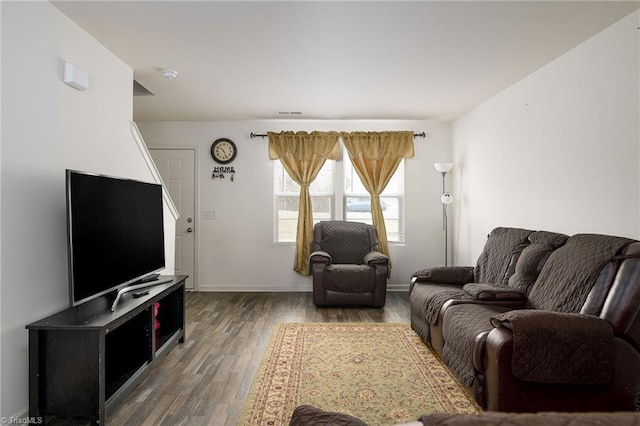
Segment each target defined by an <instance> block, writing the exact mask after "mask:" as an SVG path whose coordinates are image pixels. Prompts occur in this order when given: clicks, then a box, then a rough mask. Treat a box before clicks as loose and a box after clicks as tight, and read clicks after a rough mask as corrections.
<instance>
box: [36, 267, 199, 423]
mask: <svg viewBox="0 0 640 426" xmlns="http://www.w3.org/2000/svg"><path fill="white" fill-rule="evenodd" d="M186 279H187V276H186V275H180V276H171V277H169V276H166V277H165V276H163V277H161V279H160V280H159V281H163V280H168V281H166V282H163V283H160V282H159V281H156V282H152V283H150V285H151V286H150V285H149V284H147V286H146V287H147V288H148V291H149V294H147V295H143V296H141V297H138V298H134V297H132V296H130V295H127V294H125V293H122V294H121V297H120V300H119V303H118V304H117V306H116V309H115V311H114V312H111V310H110V308H111V303H110V301H111V300H112V298H113V295H112V294H109V295H105V296H102V297H99V298H96V299H93V300H90V301H88V302H85V303H83V304H80V305H78V306H74V307H71V308H68V309H65V310H64V311H62V312H58V313H57V314H54V315H52V316H50V317H47V318H44V319H42V320H40V321H37V322H34V323H32V324H29V325H27V326H26V328H27V329H28V330H29V417H31V418H42V419H43V422H44V423H45V424H46V423H49V422H53V423H55V424H81V423H89V424H92V425H100V426H103V425H105V424H106V411H107V410H108V409H109V408H110V407H111V406H113V405H115V404H117V403H119V402H120V401H122V400H123V399H124V397H125V396H126V395H127V394H128V393H129V391H130V390H132V389H133V388H134V387H135V386H136V385H137V384H138V383H139V382H140V381H141V380H142V378H143V377H144V376H145V375H146V374H147V373H148V372H149V370H150V369H149V367H150V366H152V365H153V364H154V363H155V362H156V360H157V359H158V358H159V357H160V356H162V355H163V354H166V353H167V352H169V351H170V350H171V349H172V348H173V347H175V346H176V345H177V344H178V343H184V339H185V327H184V324H185V316H184V315H185V310H184V295H185V290H184V285H185V280H186ZM78 422H81V423H78Z"/></svg>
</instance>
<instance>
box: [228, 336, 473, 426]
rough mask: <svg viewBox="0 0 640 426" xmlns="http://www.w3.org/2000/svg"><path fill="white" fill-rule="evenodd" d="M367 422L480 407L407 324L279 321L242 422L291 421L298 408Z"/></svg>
mask: <svg viewBox="0 0 640 426" xmlns="http://www.w3.org/2000/svg"><path fill="white" fill-rule="evenodd" d="M302 404H308V405H313V406H315V407H318V408H321V409H323V410H326V411H336V412H341V413H347V414H351V415H352V416H355V417H358V418H360V419H361V420H362V421H364V422H366V423H367V424H369V425H370V426H377V425H380V426H382V425H393V424H395V423H400V422H407V421H413V420H416V419H417V418H418V417H419V416H420V415H421V414H427V413H438V412H449V413H477V412H479V411H480V408H479V407H478V406H477V405H476V403H475V402H474V401H473V399H472V398H471V397H470V396H469V395H468V394H467V392H466V391H465V390H464V388H463V386H462V385H461V384H460V382H458V380H457V378H455V376H453V374H452V373H451V372H449V370H447V368H446V367H444V366H443V365H442V363H441V361H440V360H439V358H438V356H437V355H435V354H434V353H433V352H432V351H431V350H430V349H429V348H428V347H427V346H426V345H425V344H424V343H423V342H422V341H421V340H420V338H419V337H418V336H417V335H416V333H415V332H414V331H413V330H411V328H410V326H409V324H386V323H317V324H316V323H302V324H296V323H294V324H278V325H277V326H276V328H275V330H274V332H273V335H272V337H271V341H270V343H269V347H268V348H267V352H266V354H265V356H264V358H263V361H262V365H261V367H260V370H259V371H258V374H257V376H256V378H255V379H254V381H253V384H252V387H251V390H250V392H249V396H248V398H247V402H246V405H245V407H244V410H243V413H242V415H241V419H240V422H239V423H238V424H239V425H244V426H249V425H251V426H260V425H265V426H266V425H288V424H289V420H290V418H291V414H292V412H293V410H294V409H295V407H297V406H298V405H302Z"/></svg>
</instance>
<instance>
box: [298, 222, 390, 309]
mask: <svg viewBox="0 0 640 426" xmlns="http://www.w3.org/2000/svg"><path fill="white" fill-rule="evenodd" d="M377 250H378V234H377V233H376V229H375V227H373V226H371V225H367V224H366V223H359V222H347V221H339V220H335V221H325V222H320V223H318V224H316V225H315V226H314V228H313V243H312V245H311V255H310V256H309V263H310V268H309V269H310V270H311V275H312V276H313V303H314V304H315V305H317V306H336V305H339V306H374V307H382V306H384V303H385V299H386V293H387V277H388V274H389V258H388V257H387V256H385V255H384V254H382V253H380V252H378V251H377Z"/></svg>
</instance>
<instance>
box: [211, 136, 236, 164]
mask: <svg viewBox="0 0 640 426" xmlns="http://www.w3.org/2000/svg"><path fill="white" fill-rule="evenodd" d="M237 154H238V149H237V148H236V144H235V143H233V141H231V140H230V139H227V138H220V139H217V140H216V141H215V142H214V143H213V145H211V157H212V158H213V159H214V161H216V162H217V163H220V164H229V163H230V162H232V161H233V160H234V159H235V158H236V155H237Z"/></svg>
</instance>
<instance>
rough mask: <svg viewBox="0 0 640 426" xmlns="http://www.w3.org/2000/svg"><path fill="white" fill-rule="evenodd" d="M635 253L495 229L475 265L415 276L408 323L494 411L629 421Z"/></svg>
mask: <svg viewBox="0 0 640 426" xmlns="http://www.w3.org/2000/svg"><path fill="white" fill-rule="evenodd" d="M639 256H640V243H638V242H635V241H633V240H631V239H627V238H620V237H614V236H607V235H593V234H578V235H574V236H572V237H568V236H566V235H562V234H558V233H553V232H546V231H531V230H526V229H518V228H496V229H494V230H493V231H491V233H490V234H489V237H488V239H487V243H486V245H485V247H484V250H483V252H482V254H481V255H480V257H479V259H478V262H477V264H476V266H475V267H444V268H443V267H438V268H427V269H423V270H420V271H417V272H416V273H415V274H414V276H413V278H412V281H411V286H410V296H409V300H410V306H411V325H412V327H413V329H414V330H415V331H416V333H417V334H418V335H419V336H420V337H421V338H422V340H423V341H425V343H427V344H428V345H430V346H432V347H433V349H434V350H435V351H436V352H437V353H438V354H439V355H440V356H441V357H442V359H443V361H444V362H445V364H447V366H448V367H449V368H450V369H451V370H452V371H453V372H454V373H455V374H456V375H457V376H458V378H459V379H460V381H461V382H462V383H463V384H465V385H466V386H468V387H469V388H470V390H471V391H472V393H473V394H474V396H475V398H476V400H477V402H478V403H479V404H480V405H481V406H482V407H483V408H485V409H488V410H496V411H512V412H526V411H536V412H537V411H631V410H634V409H635V401H636V396H637V394H638V389H639V388H640V374H639V373H638V372H639V371H640V315H639V312H640V257H639Z"/></svg>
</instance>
